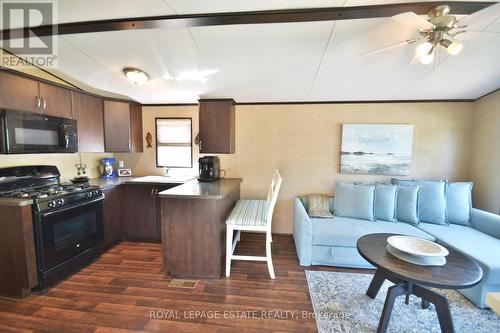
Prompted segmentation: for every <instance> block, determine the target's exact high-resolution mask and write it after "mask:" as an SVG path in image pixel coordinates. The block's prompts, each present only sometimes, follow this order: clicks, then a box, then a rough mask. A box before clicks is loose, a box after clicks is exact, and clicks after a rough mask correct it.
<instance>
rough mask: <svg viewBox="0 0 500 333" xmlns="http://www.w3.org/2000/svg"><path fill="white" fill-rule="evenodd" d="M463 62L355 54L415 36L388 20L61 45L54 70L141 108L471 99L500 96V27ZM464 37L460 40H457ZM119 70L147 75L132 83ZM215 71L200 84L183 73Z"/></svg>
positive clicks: (476, 42) (117, 0)
mask: <svg viewBox="0 0 500 333" xmlns="http://www.w3.org/2000/svg"><path fill="white" fill-rule="evenodd" d="M401 2H413V1H401V0H400V1H369V0H347V1H344V0H333V1H321V0H303V1H293V0H289V1H286V0H254V1H234V0H212V1H195V0H163V1H162V0H129V1H127V0H112V1H98V0H85V1H83V0H81V1H77V0H64V1H61V0H60V1H59V2H58V4H59V8H58V15H57V16H58V18H59V22H73V21H85V20H96V19H106V18H117V17H136V16H151V15H175V14H187V13H204V12H227V11H247V10H267V9H285V8H303V7H321V6H323V7H337V6H357V5H368V4H383V3H401ZM474 28H475V29H477V30H480V29H486V31H490V32H495V33H483V34H479V35H478V36H472V37H474V38H471V36H469V38H468V39H469V40H468V41H467V42H466V45H465V47H464V50H463V51H462V53H460V54H459V55H457V56H455V57H448V56H447V55H446V54H445V53H446V52H442V57H441V59H440V61H435V64H434V65H433V66H424V65H416V64H415V65H410V64H409V63H410V61H411V59H412V57H413V54H414V48H415V45H409V46H406V47H402V48H399V49H394V50H391V51H388V52H385V53H380V54H376V55H368V56H359V54H360V53H362V52H365V51H368V50H371V49H375V48H377V47H381V46H384V45H387V44H391V43H394V42H398V41H402V40H405V39H408V38H411V37H414V35H415V32H414V31H412V30H411V29H408V28H407V27H406V26H404V25H401V24H399V23H396V22H394V21H392V20H391V19H389V18H377V19H363V20H346V21H337V22H335V21H327V22H307V23H283V24H261V25H235V26H210V27H195V28H189V29H187V28H182V29H168V30H167V29H156V30H136V31H115V32H103V33H92V34H80V35H65V36H60V37H58V41H59V43H58V44H59V45H58V48H59V51H58V52H59V55H58V68H57V70H54V71H53V72H54V73H56V74H58V75H61V76H62V77H64V78H67V79H69V80H71V81H73V82H81V83H83V84H84V85H89V86H92V87H94V88H96V89H100V90H104V91H109V92H112V93H116V94H121V95H125V96H128V97H130V98H133V99H135V100H137V101H139V102H141V103H190V102H196V100H197V99H198V98H199V97H233V98H234V99H235V100H236V101H237V102H293V101H343V100H344V101H353V100H360V101H364V100H414V99H473V98H477V97H479V96H482V95H484V94H486V93H488V92H490V91H492V90H494V89H497V88H499V87H500V62H499V61H498V59H500V19H499V18H497V19H496V20H492V21H491V22H484V24H482V25H481V26H480V27H474ZM464 37H467V36H466V35H464ZM124 67H137V68H140V69H142V70H144V71H146V72H147V73H149V74H150V76H151V80H150V81H149V82H147V83H146V84H143V85H134V84H132V83H129V82H128V81H127V80H126V78H125V77H124V75H123V73H122V69H123V68H124ZM204 70H217V72H216V73H215V74H213V75H210V76H208V77H207V81H206V82H203V81H200V80H183V81H180V80H176V79H175V78H176V77H178V76H179V75H180V74H182V73H183V72H192V71H204Z"/></svg>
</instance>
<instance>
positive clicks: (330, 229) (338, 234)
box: [311, 217, 434, 247]
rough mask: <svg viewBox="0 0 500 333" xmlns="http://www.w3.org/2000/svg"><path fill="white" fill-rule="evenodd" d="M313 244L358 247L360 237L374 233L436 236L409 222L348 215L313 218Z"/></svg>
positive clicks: (422, 236)
mask: <svg viewBox="0 0 500 333" xmlns="http://www.w3.org/2000/svg"><path fill="white" fill-rule="evenodd" d="M311 225H312V244H313V245H323V246H347V247H356V243H357V242H358V239H359V238H360V237H362V236H364V235H368V234H374V233H394V234H403V235H408V236H415V237H420V238H424V239H428V240H431V241H433V240H434V237H432V236H431V235H429V234H427V233H425V232H423V231H422V230H419V229H418V228H415V227H414V226H411V225H409V224H407V223H394V222H383V221H379V222H373V223H371V222H367V221H363V220H359V219H353V218H347V217H334V218H332V219H318V218H312V219H311Z"/></svg>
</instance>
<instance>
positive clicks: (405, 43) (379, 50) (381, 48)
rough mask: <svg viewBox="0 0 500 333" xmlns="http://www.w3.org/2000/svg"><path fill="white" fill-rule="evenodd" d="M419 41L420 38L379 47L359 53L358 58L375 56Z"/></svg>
mask: <svg viewBox="0 0 500 333" xmlns="http://www.w3.org/2000/svg"><path fill="white" fill-rule="evenodd" d="M419 39H421V38H414V39H408V40H404V41H401V42H397V43H393V44H389V45H385V46H382V47H379V48H377V49H375V50H371V51H367V52H363V53H360V54H359V55H360V56H367V55H372V54H377V53H381V52H385V51H389V50H392V49H395V48H397V47H400V46H404V45H408V44H412V43H415V42H416V41H417V40H419Z"/></svg>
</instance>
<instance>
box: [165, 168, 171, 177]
mask: <svg viewBox="0 0 500 333" xmlns="http://www.w3.org/2000/svg"><path fill="white" fill-rule="evenodd" d="M169 171H170V169H169V168H165V177H170V175H169V174H168V172H169Z"/></svg>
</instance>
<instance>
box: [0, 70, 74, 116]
mask: <svg viewBox="0 0 500 333" xmlns="http://www.w3.org/2000/svg"><path fill="white" fill-rule="evenodd" d="M0 107H2V108H6V109H14V110H19V111H28V112H38V113H43V114H47V115H49V116H54V117H63V118H71V117H72V116H71V93H70V90H69V89H65V88H62V87H59V86H56V85H52V84H48V83H44V82H40V81H37V80H33V79H29V78H26V77H24V76H21V75H16V74H13V73H9V72H7V71H0Z"/></svg>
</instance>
